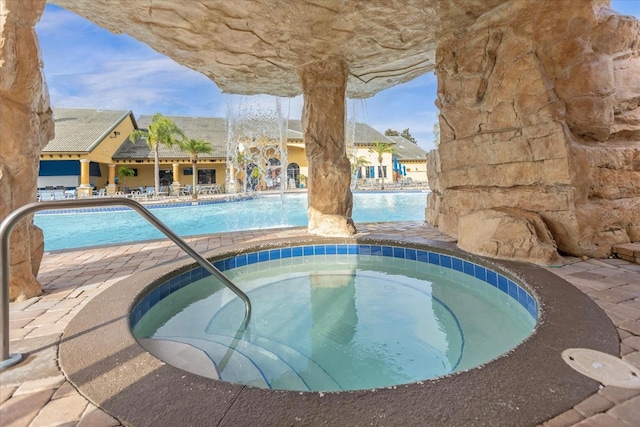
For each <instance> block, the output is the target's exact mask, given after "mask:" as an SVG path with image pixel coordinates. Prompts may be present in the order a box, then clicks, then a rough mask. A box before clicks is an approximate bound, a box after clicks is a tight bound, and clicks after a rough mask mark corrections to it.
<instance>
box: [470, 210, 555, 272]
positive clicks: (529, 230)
mask: <svg viewBox="0 0 640 427" xmlns="http://www.w3.org/2000/svg"><path fill="white" fill-rule="evenodd" d="M458 236H460V237H459V239H458V246H459V247H460V248H461V249H464V250H465V251H468V252H472V253H474V254H477V255H484V256H488V257H491V258H501V259H513V260H517V261H525V262H532V263H535V264H540V265H544V266H557V265H562V262H563V260H562V257H561V256H560V255H559V254H558V251H557V248H556V243H555V241H554V240H553V236H551V233H550V232H549V229H548V228H547V226H546V225H545V223H544V221H542V219H541V218H540V216H539V215H537V214H535V213H532V212H527V211H523V210H521V209H516V208H496V209H484V210H479V211H474V212H471V213H468V214H466V215H463V216H461V217H460V220H459V221H458Z"/></svg>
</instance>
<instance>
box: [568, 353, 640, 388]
mask: <svg viewBox="0 0 640 427" xmlns="http://www.w3.org/2000/svg"><path fill="white" fill-rule="evenodd" d="M562 359H563V360H564V361H565V362H567V364H568V365H569V366H571V367H572V368H573V369H575V370H576V371H578V372H580V373H581V374H582V375H586V376H587V377H589V378H591V379H594V380H596V381H598V382H600V383H602V384H603V385H611V386H616V387H622V388H640V369H638V368H637V367H635V366H633V365H632V364H631V363H629V362H627V361H624V360H622V359H620V358H619V357H615V356H612V355H610V354H607V353H602V352H601V351H595V350H590V349H587V348H568V349H566V350H565V351H563V352H562Z"/></svg>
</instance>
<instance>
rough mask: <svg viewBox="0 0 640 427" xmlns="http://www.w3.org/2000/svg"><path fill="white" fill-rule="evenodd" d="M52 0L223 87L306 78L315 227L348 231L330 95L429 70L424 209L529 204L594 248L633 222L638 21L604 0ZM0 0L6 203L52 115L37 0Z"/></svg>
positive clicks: (288, 91) (274, 90) (438, 212)
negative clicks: (436, 115)
mask: <svg viewBox="0 0 640 427" xmlns="http://www.w3.org/2000/svg"><path fill="white" fill-rule="evenodd" d="M52 2H53V3H56V4H58V5H60V6H62V7H65V8H67V9H69V10H71V11H74V12H76V13H78V14H79V15H81V16H84V17H86V18H88V19H90V20H91V21H93V22H95V23H96V24H98V25H100V26H102V27H104V28H107V29H109V30H111V31H113V32H115V33H126V34H129V35H130V36H132V37H134V38H136V39H138V40H140V41H142V42H144V43H147V44H148V45H149V46H151V47H152V48H153V49H155V50H157V51H158V52H161V53H163V54H165V55H167V56H168V57H170V58H172V59H173V60H175V61H176V62H178V63H180V64H183V65H185V66H187V67H189V68H192V69H194V70H197V71H199V72H201V73H202V74H204V75H206V76H208V77H209V78H211V79H212V80H213V81H215V82H216V83H217V84H218V85H219V86H220V88H221V89H222V90H223V91H224V92H227V93H242V94H254V93H268V94H272V95H279V96H294V95H298V94H300V93H302V92H304V94H305V97H308V98H309V99H308V100H305V103H306V105H305V119H304V120H305V123H306V126H307V128H306V130H307V132H308V133H309V135H305V140H306V141H307V142H308V143H309V146H308V147H307V149H308V152H310V153H312V154H311V157H310V162H311V163H312V165H311V166H310V167H311V169H312V170H313V173H312V175H313V176H312V177H311V179H310V189H309V200H310V201H311V202H310V205H309V212H310V217H311V221H310V223H311V224H312V225H311V227H310V231H311V232H315V233H318V234H334V233H335V234H338V235H345V234H349V233H352V232H354V231H355V229H353V227H352V224H351V222H350V215H351V203H352V201H351V200H352V199H351V194H350V192H349V188H348V185H347V183H348V179H349V178H348V175H349V170H348V168H347V167H345V165H346V163H345V154H344V152H343V146H344V141H340V139H344V130H342V131H340V130H339V128H340V127H341V126H342V125H341V123H344V117H342V118H338V117H337V113H336V114H333V113H332V112H331V111H330V109H331V108H333V106H337V107H338V108H342V109H343V106H342V107H340V106H339V105H338V103H337V101H336V98H337V97H338V96H339V95H338V94H339V93H342V94H346V96H349V97H354V98H363V97H368V96H371V95H373V94H375V93H377V92H378V91H380V90H384V89H386V88H389V87H392V86H394V85H396V84H399V83H402V82H407V81H409V80H411V79H413V78H415V77H417V76H419V75H421V74H424V73H426V72H429V71H431V70H433V69H434V68H436V70H437V76H438V101H437V105H438V107H439V108H440V110H441V113H442V114H441V119H440V128H441V144H440V146H439V149H438V151H436V152H434V153H432V154H431V158H430V159H429V165H430V166H431V168H430V185H431V187H432V189H433V193H432V195H431V196H430V197H429V202H428V212H427V220H428V221H429V222H431V223H433V224H436V225H438V226H439V227H440V229H441V230H442V231H444V232H445V233H448V234H450V235H453V236H456V235H457V234H458V222H459V219H460V217H462V216H464V215H466V214H468V213H472V212H474V211H479V210H484V209H495V208H501V207H505V206H511V207H518V208H519V209H521V210H522V211H527V212H534V213H536V214H537V215H539V216H540V218H542V221H544V223H545V225H546V226H547V228H548V229H549V231H550V232H551V234H552V236H553V238H554V240H555V241H556V242H557V245H558V249H559V250H560V251H562V252H565V253H568V254H573V255H589V256H598V257H603V256H607V255H608V254H609V253H610V252H611V246H612V245H613V244H614V243H622V242H628V241H634V240H638V239H639V238H640V184H639V182H640V176H639V174H640V148H639V144H638V141H639V140H640V137H639V135H640V83H639V79H640V77H639V76H640V73H639V71H640V62H639V61H640V58H639V57H640V54H639V49H640V48H639V43H638V39H639V27H638V21H637V20H635V19H634V18H630V17H622V16H619V15H616V14H615V13H613V12H611V11H610V10H609V9H608V8H607V2H606V0H554V1H535V2H534V1H523V0H450V1H446V2H443V1H441V0H368V1H355V0H354V1H345V0H323V1H316V0H299V1H290V2H285V1H275V0H250V1H249V0H247V1H225V0H199V1H197V2H183V1H174V0H146V1H129V2H114V1H112V0H92V1H86V0H52ZM0 5H1V6H2V8H1V9H0V11H1V12H0V32H1V33H0V34H1V37H2V39H1V40H0V63H2V70H1V75H0V97H2V105H1V106H0V124H1V125H2V126H3V131H2V132H0V134H1V137H2V145H1V148H2V150H3V152H2V156H1V157H0V166H2V167H1V168H0V171H1V173H2V178H0V196H1V197H2V205H1V209H2V210H1V211H0V217H4V216H6V214H7V213H8V211H10V210H12V209H14V208H16V207H18V206H21V205H23V204H25V203H27V202H29V201H32V200H33V199H34V198H35V186H36V177H37V173H36V171H37V162H38V156H39V153H40V150H41V147H42V146H43V144H45V143H46V142H47V141H48V140H49V139H50V138H51V135H52V125H51V120H50V112H49V106H48V99H47V93H46V88H45V86H44V83H43V78H42V72H41V64H40V59H39V56H38V46H37V42H36V41H35V35H34V31H33V26H34V25H35V22H36V20H37V19H38V18H39V16H40V15H41V13H42V10H43V7H44V1H43V0H0ZM436 63H437V65H436ZM339 64H341V65H339ZM341 67H342V68H341ZM336 69H337V70H339V72H338V71H336ZM320 70H326V71H327V72H328V73H329V74H327V75H326V76H325V75H321V71H320ZM344 73H346V77H345V75H344ZM331 79H335V81H333V82H331V85H326V82H327V81H329V80H331ZM345 79H346V85H345V82H344V81H343V80H345ZM312 80H317V83H316V82H313V81H312ZM322 82H325V83H322ZM323 84H325V86H326V87H324V88H323V87H322V85H323ZM323 92H326V95H327V96H328V99H323V97H322V95H320V94H321V93H323ZM342 101H343V102H344V99H343V100H342ZM323 127H327V129H323ZM436 171H438V172H439V176H437V177H436V176H435V175H434V173H435V172H436ZM342 174H344V176H343V175H342ZM22 227H24V229H18V230H16V232H15V235H16V237H15V238H14V240H13V241H12V245H13V246H12V247H13V248H14V249H13V250H14V253H13V255H12V260H14V261H15V262H17V263H18V264H16V267H15V268H14V270H15V271H19V272H17V273H16V274H15V277H16V278H17V279H16V280H18V281H19V282H20V283H19V284H18V283H17V282H16V284H15V285H14V286H15V288H16V289H23V288H31V287H32V285H33V284H34V280H35V279H33V277H32V273H33V271H34V270H37V264H38V262H37V260H38V257H39V256H38V251H41V249H38V250H35V249H34V250H32V246H31V245H30V243H28V242H31V241H33V242H34V246H33V247H34V248H35V247H40V246H41V240H39V238H38V235H37V231H36V230H35V228H33V227H32V226H26V225H25V226H22ZM39 241H40V243H38V242H39ZM32 252H33V256H31V254H32ZM27 271H29V274H27ZM23 282H24V283H23ZM13 289H14V288H13V287H12V292H13ZM21 293H24V294H25V295H26V294H27V293H26V292H24V291H22V290H20V291H17V292H16V293H12V295H16V294H21Z"/></svg>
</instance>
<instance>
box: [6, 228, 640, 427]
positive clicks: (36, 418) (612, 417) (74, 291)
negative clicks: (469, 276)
mask: <svg viewBox="0 0 640 427" xmlns="http://www.w3.org/2000/svg"><path fill="white" fill-rule="evenodd" d="M372 231H376V232H378V233H380V232H383V233H385V234H388V235H389V236H394V238H403V237H404V238H407V239H410V238H411V237H412V236H421V237H424V238H427V239H431V240H440V241H451V239H450V238H448V237H446V236H444V235H442V234H441V233H439V232H438V231H437V230H436V229H434V228H432V227H430V226H429V225H426V224H424V223H423V222H409V223H395V224H367V225H360V226H359V232H360V233H364V234H366V233H368V232H372ZM305 233H306V229H304V228H293V229H277V230H258V231H246V232H235V233H222V234H215V235H210V236H201V237H193V238H188V239H186V240H187V241H188V242H189V243H190V244H191V245H192V246H194V247H195V248H196V249H197V250H198V251H200V252H205V251H209V250H212V249H215V248H220V247H229V246H232V245H236V244H240V243H246V242H257V241H261V240H268V239H274V238H287V237H293V236H300V235H304V234H305ZM185 256H186V255H185V254H184V253H183V252H182V251H181V250H180V249H179V248H178V247H176V246H175V245H173V243H171V242H169V241H167V240H161V241H151V242H142V243H135V244H129V245H120V246H112V247H99V248H90V249H82V250H75V251H65V252H57V253H47V254H45V257H44V259H43V262H42V267H41V269H40V273H39V276H38V278H39V280H40V281H41V283H42V284H43V288H44V294H43V295H42V296H40V297H38V298H32V299H30V300H28V301H24V302H17V303H11V304H10V329H11V330H10V339H11V352H12V353H14V352H20V353H22V354H23V355H24V356H25V359H26V360H25V361H23V362H22V363H20V364H18V365H17V366H14V367H12V368H10V369H7V370H5V371H4V372H2V373H1V374H0V424H1V425H2V426H6V427H9V426H30V427H36V426H76V425H77V426H118V425H121V424H120V422H119V421H118V420H117V419H115V418H113V417H111V416H110V415H108V414H107V413H105V412H103V411H101V410H100V409H99V408H97V407H96V406H94V405H93V404H92V403H91V402H89V401H88V400H86V399H85V398H84V397H83V396H82V395H81V394H80V393H79V392H78V391H77V390H76V389H75V388H74V387H73V386H72V385H71V384H70V383H69V382H67V381H66V379H65V376H64V374H63V373H62V372H61V370H60V369H59V366H58V359H57V353H58V345H59V342H60V339H61V336H62V332H63V331H64V329H65V327H66V326H67V324H68V323H69V321H70V319H72V318H73V317H74V316H75V315H76V314H77V313H78V312H79V311H80V310H81V309H82V308H83V307H84V306H85V305H86V304H87V302H89V301H90V300H91V299H92V298H93V297H94V296H96V295H97V294H99V293H101V292H102V291H103V290H105V289H107V288H108V287H110V286H111V285H113V284H114V283H116V282H119V281H120V280H123V279H126V278H127V277H129V276H131V275H132V274H133V273H136V272H139V271H141V270H144V269H147V268H149V267H152V266H155V265H157V264H159V263H163V262H165V261H171V260H175V259H176V258H181V257H185ZM567 261H568V263H567V265H565V266H564V267H562V268H553V269H550V270H551V271H552V272H553V273H554V274H556V275H558V276H560V277H561V278H563V279H565V280H567V281H569V282H570V283H572V284H573V285H574V286H576V287H577V288H578V289H580V290H581V291H582V292H584V293H585V294H587V295H588V296H589V297H590V298H592V299H593V300H594V301H595V302H596V303H597V304H598V305H599V306H600V307H601V308H602V309H603V310H604V311H605V312H606V313H607V315H608V316H609V317H610V318H611V320H612V322H613V323H614V324H615V326H616V328H617V331H618V335H619V338H620V356H621V357H622V358H623V359H625V360H626V361H628V362H630V363H632V364H634V365H635V366H638V367H640V265H637V264H633V263H630V262H628V261H624V260H621V259H605V260H601V259H586V260H582V259H579V258H567ZM639 422H640V390H631V389H621V388H616V387H611V386H607V387H601V389H600V390H599V391H598V392H597V393H596V394H594V395H592V396H591V397H589V398H587V399H586V400H584V401H583V402H581V403H579V404H577V405H576V406H574V408H572V409H570V410H569V411H567V412H565V413H563V414H559V415H558V416H557V417H555V418H553V419H551V420H548V421H547V422H546V423H545V424H544V425H547V426H554V427H555V426H557V427H559V426H569V425H577V426H633V425H638V423H639Z"/></svg>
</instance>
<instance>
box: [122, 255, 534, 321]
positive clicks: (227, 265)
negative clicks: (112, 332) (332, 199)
mask: <svg viewBox="0 0 640 427" xmlns="http://www.w3.org/2000/svg"><path fill="white" fill-rule="evenodd" d="M324 254H329V255H334V254H339V255H343V254H352V255H374V256H384V257H393V258H401V259H408V260H415V261H417V262H421V263H425V264H433V265H439V266H442V267H444V268H449V269H452V270H455V271H459V272H462V273H465V274H468V275H470V276H472V277H475V278H477V279H478V280H481V281H483V282H486V283H488V284H489V285H491V286H494V287H497V288H498V289H500V290H501V291H502V292H504V293H505V294H507V295H509V296H510V297H511V298H513V299H514V300H516V301H517V302H518V303H519V304H520V305H522V307H524V308H525V309H526V310H527V312H528V313H529V314H531V316H532V317H533V318H534V319H536V320H537V319H538V303H537V301H536V300H535V298H533V296H531V294H530V293H529V292H527V291H526V290H525V289H524V288H522V287H521V286H519V285H518V284H517V283H515V282H514V281H512V280H510V279H508V278H507V277H505V276H503V275H502V274H499V273H497V272H495V271H493V270H490V269H488V268H486V267H483V266H481V265H478V264H475V263H473V262H471V261H467V260H463V259H460V258H457V257H454V256H450V255H445V254H440V253H437V252H429V251H424V250H420V249H412V248H405V247H401V246H380V245H359V244H324V245H313V246H295V247H286V248H278V249H269V250H265V251H259V252H250V253H246V254H240V255H237V256H234V257H229V258H225V259H221V260H217V261H215V262H214V266H215V267H216V268H217V269H219V270H220V271H225V270H229V269H233V268H237V267H242V266H246V265H252V264H257V263H260V262H263V261H270V260H278V259H283V258H296V257H303V256H313V255H324ZM210 275H211V273H210V272H209V271H208V270H205V269H204V268H202V267H195V268H193V269H192V270H190V271H187V272H184V273H182V274H179V275H178V276H175V277H173V278H171V279H169V280H167V281H166V282H164V283H162V284H160V285H159V286H158V287H156V288H155V289H154V290H152V291H151V292H149V293H148V294H147V295H145V296H144V297H143V298H142V300H141V301H140V302H138V304H137V305H136V306H135V307H134V309H133V310H132V311H131V314H130V316H129V320H130V323H131V326H132V327H133V326H134V325H135V324H136V323H137V322H138V321H140V319H141V318H142V317H143V316H144V314H145V313H147V311H149V310H150V309H151V308H152V307H153V306H154V305H155V304H157V303H158V302H159V301H160V300H162V299H163V298H166V297H167V296H169V295H170V294H172V293H173V292H176V291H178V290H179V289H181V288H183V287H184V286H187V285H188V284H190V283H192V282H195V281H197V280H200V279H202V278H204V277H208V276H210Z"/></svg>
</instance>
